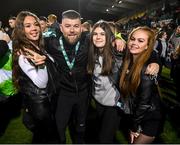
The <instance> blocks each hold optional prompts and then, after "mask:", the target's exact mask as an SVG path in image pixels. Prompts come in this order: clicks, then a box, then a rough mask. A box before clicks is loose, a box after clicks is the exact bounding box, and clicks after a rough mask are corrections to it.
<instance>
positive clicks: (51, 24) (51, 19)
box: [47, 14, 61, 38]
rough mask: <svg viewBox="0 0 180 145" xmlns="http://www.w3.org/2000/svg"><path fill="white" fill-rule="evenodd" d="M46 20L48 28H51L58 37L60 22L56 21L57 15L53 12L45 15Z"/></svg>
mask: <svg viewBox="0 0 180 145" xmlns="http://www.w3.org/2000/svg"><path fill="white" fill-rule="evenodd" d="M47 19H48V20H47V21H48V28H49V29H51V31H54V32H55V34H56V37H58V38H59V37H60V34H61V33H60V32H61V31H60V24H59V23H58V21H57V16H56V15H54V14H50V15H48V17H47Z"/></svg>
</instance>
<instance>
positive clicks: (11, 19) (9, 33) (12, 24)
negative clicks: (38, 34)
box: [6, 16, 16, 38]
mask: <svg viewBox="0 0 180 145" xmlns="http://www.w3.org/2000/svg"><path fill="white" fill-rule="evenodd" d="M8 23H9V26H10V28H9V29H8V31H7V32H6V33H7V34H8V35H9V37H10V38H11V37H12V33H13V30H14V27H15V23H16V17H15V16H11V17H10V18H9V20H8Z"/></svg>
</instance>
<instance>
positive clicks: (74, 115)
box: [56, 90, 89, 144]
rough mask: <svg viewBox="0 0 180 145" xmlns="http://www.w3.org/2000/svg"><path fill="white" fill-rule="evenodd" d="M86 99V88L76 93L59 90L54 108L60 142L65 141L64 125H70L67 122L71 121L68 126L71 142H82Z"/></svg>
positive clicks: (86, 106) (86, 105)
mask: <svg viewBox="0 0 180 145" xmlns="http://www.w3.org/2000/svg"><path fill="white" fill-rule="evenodd" d="M88 100H89V99H88V91H87V90H84V91H81V92H79V93H78V94H76V93H70V92H67V91H66V90H62V91H61V92H60V94H59V98H58V103H57V110H56V124H57V128H58V133H59V138H60V143H66V136H65V131H66V127H67V126H68V125H70V124H69V123H71V125H70V126H69V127H70V134H71V138H72V141H73V143H78V144H80V143H84V133H85V122H86V115H87V108H88Z"/></svg>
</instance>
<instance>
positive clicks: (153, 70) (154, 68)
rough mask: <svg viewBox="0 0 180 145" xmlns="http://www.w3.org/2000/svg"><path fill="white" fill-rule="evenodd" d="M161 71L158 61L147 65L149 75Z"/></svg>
mask: <svg viewBox="0 0 180 145" xmlns="http://www.w3.org/2000/svg"><path fill="white" fill-rule="evenodd" d="M158 72H159V64H157V63H150V64H149V65H148V66H147V69H146V72H145V73H146V74H149V75H157V74H158Z"/></svg>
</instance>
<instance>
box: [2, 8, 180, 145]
mask: <svg viewBox="0 0 180 145" xmlns="http://www.w3.org/2000/svg"><path fill="white" fill-rule="evenodd" d="M9 25H10V29H8V30H5V29H1V30H0V32H2V33H3V34H2V37H0V64H1V65H0V76H1V77H0V103H1V104H2V105H1V104H0V115H1V114H2V115H3V116H4V117H1V119H0V123H1V122H2V124H3V123H4V124H6V126H4V125H3V127H4V128H2V126H0V135H2V134H3V133H4V131H5V129H6V127H7V125H8V122H9V120H11V119H12V117H13V116H12V115H11V116H10V114H12V113H13V112H15V114H16V115H17V114H20V111H21V108H22V110H23V112H22V113H23V124H24V125H25V126H26V128H27V129H29V130H30V131H31V132H32V134H33V139H32V143H35V144H36V143H42V144H43V143H63V144H65V143H66V129H67V127H69V130H70V134H71V138H72V142H73V143H78V144H83V143H86V140H85V133H86V128H87V127H86V122H87V116H88V108H89V107H90V105H91V103H90V102H91V101H94V102H95V107H96V111H97V119H96V121H97V124H98V137H97V138H98V141H97V143H115V142H114V138H115V133H116V131H117V130H118V128H119V126H120V125H122V124H121V119H123V117H124V116H128V118H129V121H128V122H129V124H128V128H127V130H130V131H129V136H130V140H129V143H139V144H145V143H153V141H154V140H155V138H156V137H157V136H158V135H160V128H161V127H162V116H163V112H162V108H161V100H160V95H159V93H158V89H157V82H158V78H159V77H161V76H160V74H161V70H162V65H165V66H166V63H165V62H166V61H167V56H168V55H169V56H170V61H171V62H173V63H172V65H171V66H172V68H173V69H172V78H174V80H176V78H179V77H178V72H179V54H180V53H179V52H180V51H179V49H180V48H179V47H180V45H179V44H180V43H179V32H180V27H179V26H177V28H176V30H175V31H174V33H172V35H171V36H169V40H166V39H167V32H165V31H160V32H157V31H155V30H154V28H150V27H148V26H138V27H136V28H133V29H132V31H131V32H130V33H128V34H127V35H126V38H127V39H126V41H125V40H124V39H123V38H122V35H121V33H120V31H119V30H118V28H117V26H116V24H115V23H111V22H107V21H104V20H99V21H98V22H96V23H95V24H94V25H93V26H92V23H90V22H88V21H87V22H85V23H83V24H81V15H80V14H79V13H78V12H77V11H75V10H67V11H64V12H63V13H62V20H61V23H58V21H57V16H56V15H54V14H50V15H49V16H48V17H47V18H46V17H44V16H39V17H38V16H36V15H35V14H33V13H32V12H30V11H21V12H19V14H18V15H17V17H11V18H10V19H9ZM158 72H159V73H158ZM175 83H176V87H177V96H179V92H178V91H179V89H178V87H179V85H178V83H179V81H176V82H175ZM7 104H8V105H11V108H16V109H12V110H9V109H5V111H4V108H3V107H5V108H6V107H7ZM1 107H2V109H1ZM6 116H8V118H7V117H6ZM1 128H2V129H1Z"/></svg>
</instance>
